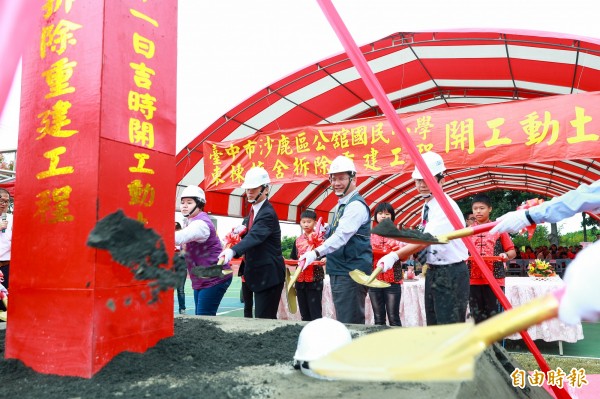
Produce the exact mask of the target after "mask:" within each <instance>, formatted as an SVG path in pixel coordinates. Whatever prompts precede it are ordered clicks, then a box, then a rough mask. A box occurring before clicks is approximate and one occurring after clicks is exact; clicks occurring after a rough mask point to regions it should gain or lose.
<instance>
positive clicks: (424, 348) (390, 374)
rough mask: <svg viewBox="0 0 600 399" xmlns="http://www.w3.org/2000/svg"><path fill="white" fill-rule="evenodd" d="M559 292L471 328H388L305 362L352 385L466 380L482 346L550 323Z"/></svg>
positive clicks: (470, 324)
mask: <svg viewBox="0 0 600 399" xmlns="http://www.w3.org/2000/svg"><path fill="white" fill-rule="evenodd" d="M563 292H564V288H563V289H560V290H558V291H556V292H554V293H551V294H548V295H546V296H543V297H539V298H537V299H534V300H533V301H531V302H529V303H528V304H526V305H523V306H519V307H517V308H514V309H511V310H508V311H506V312H503V313H501V314H498V315H496V316H494V317H492V318H490V319H488V320H486V321H484V322H483V323H480V324H477V325H474V324H473V323H459V324H448V325H443V326H433V327H412V328H394V329H389V330H385V331H381V332H376V333H372V334H368V335H365V336H362V337H360V338H358V339H356V340H354V341H352V342H351V343H349V344H347V345H346V346H344V347H342V348H340V349H337V350H335V351H333V352H331V353H330V354H328V355H327V356H325V357H323V358H320V359H317V360H314V361H311V362H310V363H309V365H310V369H311V370H312V371H314V372H316V373H317V374H320V375H323V376H326V377H332V378H337V379H345V380H358V381H454V380H468V379H472V378H473V375H474V365H475V360H476V358H477V356H478V355H479V354H480V353H481V352H483V351H484V350H485V348H486V347H487V346H489V345H491V344H492V343H493V342H495V341H498V340H500V339H502V338H503V337H506V336H508V335H510V334H514V333H516V332H518V331H523V330H526V329H527V328H528V327H530V326H532V325H535V324H538V323H541V322H542V321H544V320H548V319H551V318H553V317H556V316H557V315H558V305H559V300H560V297H561V296H562V294H563ZM406 343H408V345H406ZM382 345H384V346H385V347H386V350H385V351H382V350H381V348H382Z"/></svg>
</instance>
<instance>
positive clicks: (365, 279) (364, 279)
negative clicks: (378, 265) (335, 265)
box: [348, 270, 390, 288]
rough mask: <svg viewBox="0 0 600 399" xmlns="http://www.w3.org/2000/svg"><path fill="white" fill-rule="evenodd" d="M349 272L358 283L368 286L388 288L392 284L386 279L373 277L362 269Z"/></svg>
mask: <svg viewBox="0 0 600 399" xmlns="http://www.w3.org/2000/svg"><path fill="white" fill-rule="evenodd" d="M348 274H349V275H350V278H352V280H354V281H355V282H356V283H358V284H361V285H366V286H367V287H371V288H387V287H389V286H390V284H389V283H386V282H385V281H381V280H377V279H371V276H367V275H366V274H365V273H364V272H362V271H360V270H352V271H351V272H350V273H348ZM369 280H370V281H369Z"/></svg>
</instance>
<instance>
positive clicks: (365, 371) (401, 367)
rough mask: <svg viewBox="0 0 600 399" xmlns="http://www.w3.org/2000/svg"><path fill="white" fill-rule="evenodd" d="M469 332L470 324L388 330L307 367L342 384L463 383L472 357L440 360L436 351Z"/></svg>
mask: <svg viewBox="0 0 600 399" xmlns="http://www.w3.org/2000/svg"><path fill="white" fill-rule="evenodd" d="M472 329H473V324H470V323H469V324H467V323H461V324H448V325H444V326H434V327H427V328H424V327H411V328H394V329H389V330H385V331H381V332H377V333H372V334H368V335H364V336H362V337H360V338H357V339H355V340H353V341H352V343H350V344H348V345H346V346H344V347H342V348H340V349H338V350H336V351H334V352H333V353H331V354H329V355H328V356H325V357H324V358H321V359H317V360H314V361H312V362H310V363H309V366H310V369H311V370H313V371H315V372H316V373H318V374H321V375H323V376H326V377H330V378H336V379H344V380H356V381H435V380H437V381H440V380H466V379H470V378H472V377H473V365H474V362H473V355H472V353H469V352H470V351H462V352H460V351H459V352H458V353H457V355H458V356H448V357H443V358H440V356H439V355H440V354H439V353H437V352H436V349H441V348H442V347H444V346H445V345H448V344H449V342H448V340H449V339H453V338H455V337H457V336H462V335H464V334H468V332H469V331H470V330H472ZM383 348H385V350H382V349H383ZM482 350H483V349H482Z"/></svg>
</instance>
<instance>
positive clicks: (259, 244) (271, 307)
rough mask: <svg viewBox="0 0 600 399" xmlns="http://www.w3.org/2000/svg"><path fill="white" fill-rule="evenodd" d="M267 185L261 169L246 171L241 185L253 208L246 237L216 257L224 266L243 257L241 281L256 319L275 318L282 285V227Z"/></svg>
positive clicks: (267, 182)
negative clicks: (223, 262)
mask: <svg viewBox="0 0 600 399" xmlns="http://www.w3.org/2000/svg"><path fill="white" fill-rule="evenodd" d="M270 184H271V179H270V177H269V174H268V173H267V171H266V170H265V169H264V168H262V167H253V168H250V169H249V170H248V172H247V173H246V176H245V179H244V183H243V184H242V188H243V189H245V190H246V196H247V198H248V202H250V203H251V204H252V207H251V208H250V216H249V217H248V229H247V232H246V235H245V236H244V237H243V238H242V239H241V240H240V242H239V243H237V244H236V245H234V246H232V247H231V248H226V249H225V250H224V251H223V252H221V254H220V255H219V259H223V260H224V261H225V262H229V261H230V260H231V259H232V258H233V257H236V256H242V255H244V263H245V265H244V279H245V280H246V284H247V285H248V288H250V290H251V291H252V292H253V293H254V314H255V316H256V318H259V319H276V318H277V308H278V307H279V300H280V299H281V291H282V290H283V285H284V281H285V264H284V261H283V255H282V254H281V227H280V226H279V219H278V218H277V213H275V209H274V208H273V205H271V203H270V202H269V200H268V196H269V188H270Z"/></svg>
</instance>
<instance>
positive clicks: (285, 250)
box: [281, 236, 296, 259]
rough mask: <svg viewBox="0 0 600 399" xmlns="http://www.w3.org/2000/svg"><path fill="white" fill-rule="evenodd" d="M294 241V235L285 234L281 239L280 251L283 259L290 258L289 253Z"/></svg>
mask: <svg viewBox="0 0 600 399" xmlns="http://www.w3.org/2000/svg"><path fill="white" fill-rule="evenodd" d="M295 241H296V237H288V236H285V237H283V238H282V239H281V253H282V254H283V257H284V258H285V259H289V258H290V254H291V253H292V247H293V246H294V242H295Z"/></svg>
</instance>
